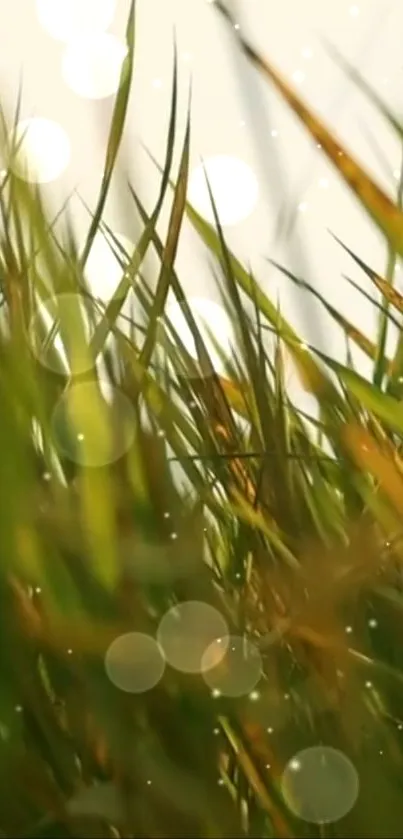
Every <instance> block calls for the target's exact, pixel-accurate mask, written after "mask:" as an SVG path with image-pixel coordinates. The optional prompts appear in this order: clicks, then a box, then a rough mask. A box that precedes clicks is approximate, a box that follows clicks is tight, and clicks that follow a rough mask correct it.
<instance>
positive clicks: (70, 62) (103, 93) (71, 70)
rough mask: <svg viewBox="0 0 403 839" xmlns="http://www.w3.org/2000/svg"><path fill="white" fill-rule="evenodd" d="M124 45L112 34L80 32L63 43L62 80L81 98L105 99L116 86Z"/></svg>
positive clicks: (115, 89) (124, 56)
mask: <svg viewBox="0 0 403 839" xmlns="http://www.w3.org/2000/svg"><path fill="white" fill-rule="evenodd" d="M126 55H127V46H126V44H124V43H123V42H122V41H120V40H119V38H117V37H116V36H115V35H111V34H110V33H108V32H99V33H95V34H90V35H80V36H79V37H78V38H75V39H74V40H72V41H69V43H68V44H67V46H66V49H65V52H64V56H63V62H62V73H63V78H64V81H65V82H66V84H67V85H68V87H69V88H71V90H72V91H73V92H74V93H76V94H77V95H78V96H81V97H83V98H84V99H106V98H107V97H108V96H113V95H114V94H115V93H116V92H117V91H118V89H119V84H120V80H121V73H122V65H123V62H124V60H125V58H126Z"/></svg>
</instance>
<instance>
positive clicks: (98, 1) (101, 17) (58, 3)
mask: <svg viewBox="0 0 403 839" xmlns="http://www.w3.org/2000/svg"><path fill="white" fill-rule="evenodd" d="M115 9H116V0H36V14H37V17H38V20H39V23H40V25H41V26H42V27H43V29H45V30H46V32H48V34H49V35H51V36H52V38H56V39H57V40H58V41H70V40H71V38H75V37H77V36H78V35H85V34H89V33H93V32H102V31H104V30H105V29H108V27H109V26H110V24H111V23H112V20H113V17H114V14H115Z"/></svg>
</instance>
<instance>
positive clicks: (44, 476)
mask: <svg viewBox="0 0 403 839" xmlns="http://www.w3.org/2000/svg"><path fill="white" fill-rule="evenodd" d="M42 477H43V480H44V481H50V479H51V477H52V476H51V474H50V472H44V474H43V476H42Z"/></svg>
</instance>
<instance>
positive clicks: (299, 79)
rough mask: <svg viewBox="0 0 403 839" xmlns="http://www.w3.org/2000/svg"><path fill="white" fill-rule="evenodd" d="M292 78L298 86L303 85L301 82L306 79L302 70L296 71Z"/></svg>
mask: <svg viewBox="0 0 403 839" xmlns="http://www.w3.org/2000/svg"><path fill="white" fill-rule="evenodd" d="M292 77H293V80H294V82H297V84H301V82H303V81H304V79H305V73H303V72H302V70H296V71H295V73H293V74H292Z"/></svg>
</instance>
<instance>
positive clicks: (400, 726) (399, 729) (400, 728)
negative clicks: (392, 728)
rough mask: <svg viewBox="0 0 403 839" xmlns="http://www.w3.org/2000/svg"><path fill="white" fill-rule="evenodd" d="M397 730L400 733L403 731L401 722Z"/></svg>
mask: <svg viewBox="0 0 403 839" xmlns="http://www.w3.org/2000/svg"><path fill="white" fill-rule="evenodd" d="M397 729H398V731H402V730H403V725H402V723H401V722H399V725H398V726H397Z"/></svg>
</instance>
